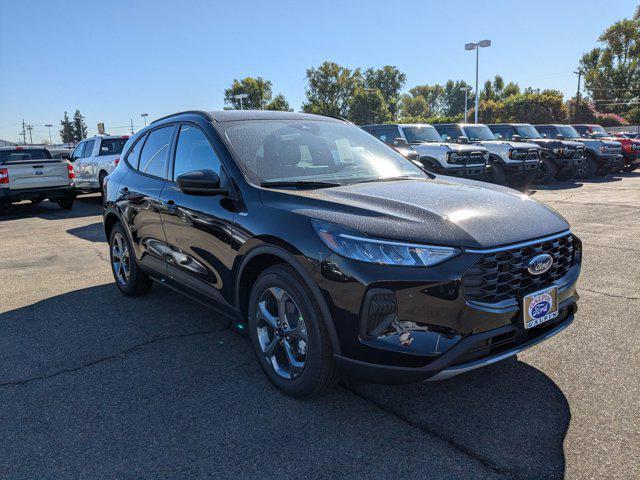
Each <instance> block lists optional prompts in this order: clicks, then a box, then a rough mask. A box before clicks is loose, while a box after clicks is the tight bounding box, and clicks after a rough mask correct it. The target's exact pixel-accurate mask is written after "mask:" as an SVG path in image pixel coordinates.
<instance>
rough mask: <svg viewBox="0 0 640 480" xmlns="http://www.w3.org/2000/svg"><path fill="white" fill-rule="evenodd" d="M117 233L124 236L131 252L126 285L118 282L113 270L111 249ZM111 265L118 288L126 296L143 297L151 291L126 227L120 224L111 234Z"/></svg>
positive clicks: (149, 281)
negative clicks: (142, 295)
mask: <svg viewBox="0 0 640 480" xmlns="http://www.w3.org/2000/svg"><path fill="white" fill-rule="evenodd" d="M116 233H119V234H120V235H122V237H123V238H124V241H125V242H126V244H127V249H128V250H129V279H128V280H127V283H126V284H122V283H120V282H119V281H118V278H117V275H116V272H115V270H114V268H113V251H112V248H111V247H112V245H113V238H114V237H115V235H116ZM109 264H110V267H111V273H112V274H113V279H114V281H115V283H116V286H117V287H118V289H119V290H120V291H121V292H122V293H124V294H125V295H130V296H136V295H141V294H144V293H146V292H147V291H148V290H149V287H150V286H151V280H150V279H149V278H148V277H147V276H146V275H145V273H144V272H143V271H142V270H141V269H140V267H139V266H138V263H137V261H136V256H135V252H134V250H133V247H132V245H131V242H130V241H129V237H128V235H127V233H126V232H125V230H124V227H123V226H122V224H120V223H116V224H115V225H114V226H113V228H112V229H111V233H110V234H109Z"/></svg>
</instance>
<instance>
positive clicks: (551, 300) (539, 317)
mask: <svg viewBox="0 0 640 480" xmlns="http://www.w3.org/2000/svg"><path fill="white" fill-rule="evenodd" d="M522 307H523V308H522V312H523V315H524V328H533V327H536V326H538V325H541V324H543V323H545V322H548V321H549V320H553V319H554V318H556V317H557V316H558V287H556V286H555V285H554V286H553V287H549V288H545V289H544V290H539V291H537V292H534V293H530V294H529V295H526V296H524V297H523V299H522Z"/></svg>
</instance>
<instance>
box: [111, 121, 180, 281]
mask: <svg viewBox="0 0 640 480" xmlns="http://www.w3.org/2000/svg"><path fill="white" fill-rule="evenodd" d="M175 129H176V127H175V125H167V126H162V127H159V128H156V129H155V130H151V131H150V132H149V133H147V134H146V135H145V136H144V137H142V138H140V139H139V140H138V141H137V142H136V143H135V144H134V146H133V147H132V148H131V150H130V151H129V153H128V154H127V158H126V162H127V164H128V165H129V166H130V167H131V169H130V172H129V173H128V174H127V176H126V177H124V179H123V180H122V182H121V183H120V189H119V191H118V204H119V205H120V208H121V209H122V210H123V218H124V220H125V221H126V222H127V227H128V229H129V231H130V232H131V236H132V242H133V247H134V249H135V250H136V257H137V258H138V259H139V261H140V264H141V265H142V267H143V268H145V269H146V270H152V271H154V272H157V273H160V274H161V275H164V273H165V271H166V262H165V252H166V249H167V248H166V238H165V234H164V230H163V229H162V222H161V220H160V211H159V207H160V194H161V192H162V189H163V188H164V185H165V183H166V175H167V165H168V160H169V151H170V149H171V144H172V141H173V135H174V132H175Z"/></svg>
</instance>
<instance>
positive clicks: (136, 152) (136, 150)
mask: <svg viewBox="0 0 640 480" xmlns="http://www.w3.org/2000/svg"><path fill="white" fill-rule="evenodd" d="M146 138H147V136H146V135H144V136H143V137H142V138H141V139H140V140H138V141H137V142H136V144H135V145H134V146H133V148H132V149H131V150H129V153H128V154H127V162H129V165H131V166H132V167H133V168H135V169H136V170H138V163H139V162H140V151H141V150H142V146H143V145H144V141H145V139H146Z"/></svg>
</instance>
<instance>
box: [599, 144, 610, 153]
mask: <svg viewBox="0 0 640 480" xmlns="http://www.w3.org/2000/svg"><path fill="white" fill-rule="evenodd" d="M600 151H601V152H608V151H609V147H607V146H606V145H602V146H601V147H600Z"/></svg>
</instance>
